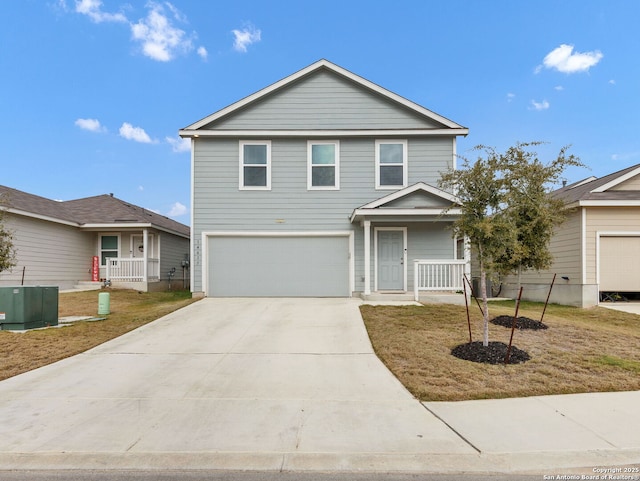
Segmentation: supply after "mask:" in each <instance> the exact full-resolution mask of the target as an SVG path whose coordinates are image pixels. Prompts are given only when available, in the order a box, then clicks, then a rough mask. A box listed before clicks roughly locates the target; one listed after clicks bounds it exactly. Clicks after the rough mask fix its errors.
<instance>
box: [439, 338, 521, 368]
mask: <svg viewBox="0 0 640 481" xmlns="http://www.w3.org/2000/svg"><path fill="white" fill-rule="evenodd" d="M508 348H509V346H508V345H507V344H505V343H503V342H490V343H489V345H488V346H487V347H485V346H483V345H482V342H480V341H476V342H471V343H467V344H461V345H459V346H456V347H454V348H453V349H452V350H451V354H452V355H454V356H455V357H457V358H459V359H464V360H465V361H473V362H482V363H485V364H504V359H505V357H506V356H507V349H508ZM529 359H531V358H530V357H529V354H527V353H526V352H524V351H523V350H521V349H518V348H517V347H514V346H511V354H510V356H509V364H520V363H522V362H525V361H528V360H529Z"/></svg>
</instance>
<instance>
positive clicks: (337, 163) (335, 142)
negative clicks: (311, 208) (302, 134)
mask: <svg viewBox="0 0 640 481" xmlns="http://www.w3.org/2000/svg"><path fill="white" fill-rule="evenodd" d="M314 145H335V147H336V150H335V152H336V155H335V158H334V164H333V168H334V171H335V179H336V182H335V185H333V186H328V185H327V186H315V185H312V178H313V175H312V171H313V164H312V146H314ZM318 166H319V165H318ZM323 168H328V164H324V165H323ZM307 190H340V141H339V140H308V141H307Z"/></svg>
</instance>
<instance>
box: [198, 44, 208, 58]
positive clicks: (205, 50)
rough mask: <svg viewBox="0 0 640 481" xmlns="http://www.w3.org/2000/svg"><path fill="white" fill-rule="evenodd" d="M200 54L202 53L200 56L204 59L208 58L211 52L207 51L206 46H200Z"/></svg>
mask: <svg viewBox="0 0 640 481" xmlns="http://www.w3.org/2000/svg"><path fill="white" fill-rule="evenodd" d="M197 51H198V55H200V58H201V59H202V60H207V57H209V52H207V49H206V48H204V47H202V46H201V47H198V50H197Z"/></svg>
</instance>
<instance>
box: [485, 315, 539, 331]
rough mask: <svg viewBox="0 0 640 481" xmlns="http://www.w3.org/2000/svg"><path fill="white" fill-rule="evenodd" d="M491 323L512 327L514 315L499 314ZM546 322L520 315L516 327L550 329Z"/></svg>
mask: <svg viewBox="0 0 640 481" xmlns="http://www.w3.org/2000/svg"><path fill="white" fill-rule="evenodd" d="M489 322H490V323H491V324H497V325H498V326H504V327H508V328H509V329H511V325H512V324H513V316H498V317H495V318H493V319H491V320H490V321H489ZM548 328H549V326H547V325H546V324H544V323H542V322H540V321H536V320H534V319H531V318H529V317H518V319H516V329H548Z"/></svg>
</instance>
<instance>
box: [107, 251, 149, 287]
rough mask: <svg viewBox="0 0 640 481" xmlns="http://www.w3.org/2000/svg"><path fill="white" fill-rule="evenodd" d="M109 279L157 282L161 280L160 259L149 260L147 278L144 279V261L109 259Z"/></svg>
mask: <svg viewBox="0 0 640 481" xmlns="http://www.w3.org/2000/svg"><path fill="white" fill-rule="evenodd" d="M107 279H108V280H110V281H127V282H145V281H146V282H157V281H159V280H160V259H147V278H146V279H145V278H144V259H140V258H128V259H127V258H119V257H108V258H107Z"/></svg>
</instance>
